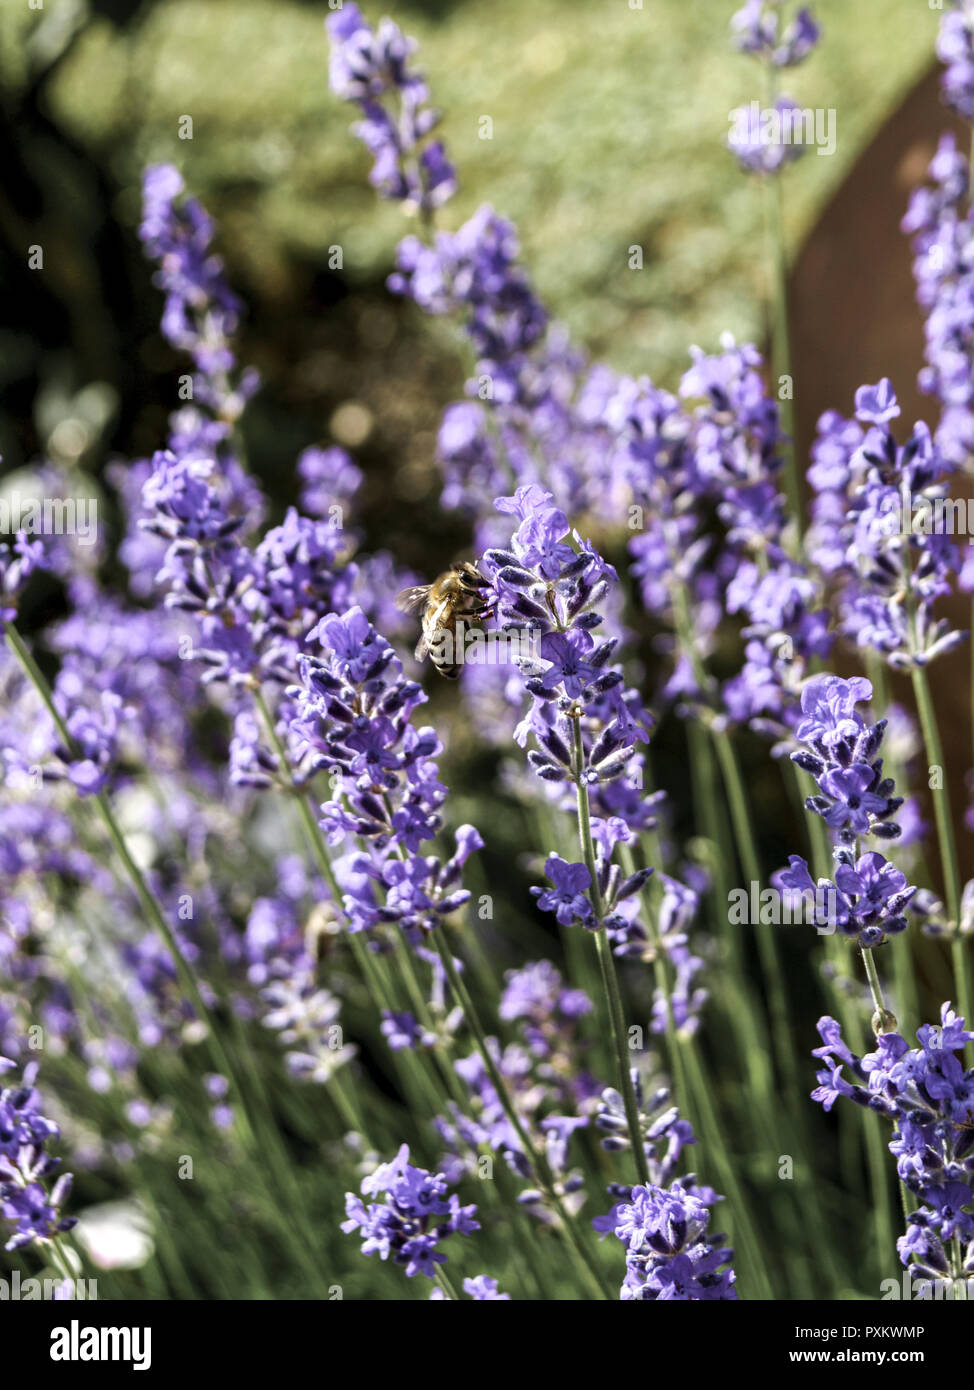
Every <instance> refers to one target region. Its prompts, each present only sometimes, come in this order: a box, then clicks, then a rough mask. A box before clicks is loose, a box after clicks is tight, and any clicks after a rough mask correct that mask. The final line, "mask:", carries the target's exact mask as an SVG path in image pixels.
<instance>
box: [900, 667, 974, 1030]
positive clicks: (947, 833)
mask: <svg viewBox="0 0 974 1390" xmlns="http://www.w3.org/2000/svg"><path fill="white" fill-rule="evenodd" d="M913 693H914V696H915V697H916V702H917V710H918V712H919V715H920V727H921V728H922V730H923V742H924V745H925V747H926V751H927V763H928V764H929V766H931V767H936V768H937V769H938V770H939V772H940V786H939V787H938V788H937V789H935V790H933V791H932V796H933V810H934V818H935V820H936V823H937V843H938V846H939V849H940V864H941V870H942V873H943V880H944V893H945V896H946V905H947V916H948V918H949V919H950V922H951V924H952V931H953V935H952V937H951V956H952V959H953V966H954V978H955V982H956V986H957V997H958V1011H959V1012H960V1013H961V1014H963V1016H964V1018H967V1019H969V1018H971V1017H972V1014H971V999H972V992H971V962H970V954H971V953H970V942H969V941H968V940H967V939H966V938H965V937H963V936H962V935H961V933H960V874H959V873H958V870H957V846H956V843H955V840H954V828H953V823H952V820H951V813H950V793H949V791H948V786H947V766H946V764H945V762H944V753H943V746H942V744H941V742H940V729H939V727H938V724H937V715H936V712H935V710H934V706H933V699H932V697H931V694H930V682H929V680H928V679H927V672H926V668H925V667H923V666H914V667H913Z"/></svg>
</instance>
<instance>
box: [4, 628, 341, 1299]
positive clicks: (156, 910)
mask: <svg viewBox="0 0 974 1390" xmlns="http://www.w3.org/2000/svg"><path fill="white" fill-rule="evenodd" d="M4 631H5V635H6V639H7V644H8V646H9V647H10V650H11V651H12V652H13V654H14V656H15V657H16V659H17V661H18V662H19V663H20V666H21V669H22V670H23V672H24V674H25V675H26V676H27V679H28V680H29V681H30V683H31V684H32V685H33V687H34V689H35V690H36V691H37V694H38V695H39V696H40V698H41V700H42V701H43V703H44V706H45V708H46V709H47V712H48V714H49V715H50V716H51V719H52V720H53V722H54V727H55V728H56V730H57V732H58V736H59V737H60V739H61V741H62V743H63V744H64V746H65V749H66V750H67V751H68V752H75V751H76V744H75V740H74V739H73V737H72V735H71V733H70V731H69V729H68V727H67V724H66V723H65V721H64V719H63V718H62V717H61V714H60V711H59V710H58V708H57V706H56V705H55V703H54V697H53V694H52V692H51V688H50V685H49V684H48V682H47V679H46V678H45V676H44V673H43V672H42V671H41V669H40V667H39V666H38V665H37V662H36V661H35V660H34V656H33V654H32V652H31V651H30V649H29V648H28V647H27V645H26V643H25V642H24V641H23V639H22V637H21V636H20V633H19V632H18V631H17V629H16V628H15V627H14V625H13V624H12V623H9V622H5V623H4ZM92 801H93V802H94V805H95V808H96V810H97V812H98V815H99V816H100V818H101V821H102V824H103V825H104V827H105V830H106V832H107V834H108V838H109V840H110V841H111V843H112V847H113V848H114V850H115V853H116V855H117V857H118V860H119V862H120V863H121V865H122V867H123V869H124V870H125V874H126V877H127V878H128V880H129V883H130V884H131V886H132V888H133V889H134V890H135V894H136V897H137V898H138V900H139V902H140V904H141V906H142V910H143V911H144V913H145V915H146V917H147V918H148V920H149V922H150V923H151V925H152V927H153V928H154V930H155V931H156V932H157V934H158V936H159V938H160V940H161V941H162V943H163V945H164V946H165V947H166V949H167V951H168V952H169V954H170V955H171V957H172V960H173V963H174V965H175V967H176V973H177V975H178V976H179V980H180V983H181V984H182V986H183V988H184V989H185V991H186V993H187V995H188V996H189V999H190V1001H191V1002H192V1004H193V1007H194V1009H195V1010H196V1012H197V1014H198V1016H199V1018H200V1020H201V1022H203V1023H205V1024H206V1028H207V1036H206V1045H207V1047H208V1049H209V1052H210V1056H211V1061H212V1065H213V1069H214V1071H217V1072H220V1073H221V1074H222V1075H224V1076H226V1077H227V1079H228V1080H229V1081H231V1082H232V1084H233V1088H234V1092H235V1096H236V1099H237V1101H238V1102H239V1109H238V1110H237V1111H236V1123H237V1125H238V1126H239V1128H240V1131H241V1136H242V1138H243V1140H244V1144H245V1147H246V1148H247V1149H248V1150H249V1152H250V1154H251V1156H252V1158H253V1159H254V1167H255V1169H256V1171H257V1173H258V1174H259V1176H260V1177H261V1182H262V1186H264V1187H265V1189H266V1190H267V1191H268V1195H269V1196H270V1197H271V1198H272V1200H271V1203H270V1206H271V1210H272V1211H273V1212H275V1213H276V1214H277V1215H276V1220H277V1224H278V1225H279V1226H280V1227H281V1229H282V1231H283V1232H284V1233H286V1235H287V1238H288V1239H289V1241H290V1240H292V1232H293V1231H297V1232H299V1233H300V1236H299V1239H298V1240H297V1242H296V1243H295V1248H296V1249H297V1252H298V1255H299V1258H300V1259H301V1261H302V1263H303V1264H304V1265H305V1267H306V1268H307V1269H309V1270H313V1271H314V1274H315V1277H316V1278H317V1277H318V1276H319V1274H320V1271H319V1269H318V1266H317V1263H316V1259H315V1252H314V1247H313V1243H312V1241H311V1237H310V1234H309V1233H308V1231H307V1229H306V1228H305V1227H304V1226H303V1225H302V1224H301V1222H300V1211H299V1210H298V1209H296V1210H294V1211H293V1212H291V1213H290V1216H291V1220H290V1221H287V1220H285V1219H284V1215H283V1213H281V1212H280V1201H279V1194H278V1193H271V1192H270V1190H269V1183H268V1181H267V1178H266V1172H265V1169H266V1162H267V1153H266V1151H265V1149H264V1147H263V1146H262V1145H261V1143H260V1142H259V1141H258V1138H257V1134H258V1129H259V1128H260V1126H259V1124H258V1123H257V1121H256V1117H255V1115H254V1113H253V1109H252V1104H251V1101H250V1098H249V1096H248V1092H247V1088H246V1086H245V1085H244V1084H243V1082H242V1080H241V1077H240V1074H239V1070H238V1068H237V1066H236V1064H235V1062H234V1061H233V1060H232V1059H231V1057H230V1054H229V1052H228V1051H227V1049H226V1047H225V1046H224V1043H223V1038H222V1035H221V1032H220V1029H219V1028H218V1026H217V1023H216V1020H215V1019H214V1017H213V1015H212V1013H211V1011H210V1009H209V1008H208V1007H207V1004H206V1002H205V1000H204V999H203V995H202V992H201V990H200V987H199V984H198V982H197V979H196V975H195V973H194V972H193V969H192V967H191V966H190V964H189V962H188V961H187V960H186V957H185V956H184V955H183V953H182V950H181V949H180V946H179V942H178V941H177V939H176V936H175V933H174V932H173V930H172V928H171V926H170V925H169V922H168V921H167V920H166V915H165V912H164V911H163V908H162V906H161V904H160V903H159V900H158V899H157V898H156V896H155V894H154V893H153V891H152V889H151V888H150V887H149V884H148V882H147V881H146V878H145V875H144V874H143V872H142V870H141V869H140V868H139V866H138V864H137V863H136V861H135V859H134V857H133V855H132V853H131V851H130V850H129V847H128V842H127V841H126V839H125V836H124V834H123V832H122V829H121V827H120V826H119V824H118V821H117V820H116V818H115V812H114V810H113V809H112V805H111V802H110V801H109V799H108V796H107V795H106V793H105V792H98V793H97V794H96V795H95V796H94V797H92ZM292 1223H293V1224H292ZM292 1243H294V1242H292Z"/></svg>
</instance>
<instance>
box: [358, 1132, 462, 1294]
mask: <svg viewBox="0 0 974 1390" xmlns="http://www.w3.org/2000/svg"><path fill="white" fill-rule="evenodd" d="M362 1194H363V1196H365V1197H374V1198H377V1199H378V1200H376V1201H373V1202H369V1203H368V1204H366V1203H364V1202H363V1201H362V1199H361V1197H358V1196H356V1195H355V1194H354V1193H352V1192H349V1193H347V1194H346V1196H345V1212H346V1216H347V1219H346V1220H345V1221H343V1222H342V1230H343V1231H344V1232H345V1233H346V1234H347V1235H351V1234H352V1233H353V1232H356V1231H358V1232H361V1240H362V1254H363V1255H375V1254H377V1255H378V1256H379V1258H380V1259H381V1260H390V1259H391V1260H392V1262H393V1264H397V1265H400V1266H402V1267H403V1268H404V1269H405V1271H406V1277H407V1278H409V1279H411V1278H412V1277H413V1276H414V1275H416V1274H424V1275H426V1277H427V1278H428V1279H433V1278H434V1277H435V1275H436V1266H437V1265H441V1264H445V1263H446V1259H447V1257H446V1255H444V1253H443V1252H442V1250H439V1249H437V1246H438V1244H439V1242H440V1241H442V1240H445V1239H446V1237H447V1236H449V1235H453V1234H459V1235H470V1234H472V1232H474V1231H479V1230H480V1222H479V1221H476V1220H475V1219H474V1215H475V1213H476V1210H477V1208H476V1207H475V1206H469V1207H462V1206H461V1205H460V1201H459V1198H458V1197H457V1196H456V1193H450V1192H449V1184H448V1183H447V1180H446V1178H445V1177H444V1176H443V1174H442V1173H429V1172H427V1171H426V1169H425V1168H414V1167H413V1166H412V1165H411V1164H410V1162H409V1147H408V1145H406V1144H403V1146H402V1148H401V1149H400V1150H399V1152H398V1154H397V1155H396V1157H395V1158H394V1159H393V1160H392V1162H391V1163H382V1164H380V1165H379V1167H378V1168H377V1169H376V1170H375V1172H374V1173H373V1174H371V1176H370V1177H367V1178H365V1179H363V1181H362Z"/></svg>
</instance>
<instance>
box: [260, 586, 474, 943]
mask: <svg viewBox="0 0 974 1390" xmlns="http://www.w3.org/2000/svg"><path fill="white" fill-rule="evenodd" d="M315 640H317V641H318V642H319V643H320V644H321V649H322V655H321V656H311V655H305V656H302V657H301V659H300V662H299V668H300V672H301V679H302V684H301V685H300V686H293V687H290V688H289V690H288V696H289V698H290V699H291V700H293V702H294V714H293V718H292V719H291V722H290V729H289V733H290V737H291V740H292V746H293V750H294V762H295V765H296V766H298V767H299V768H300V769H301V772H302V775H303V776H310V775H311V774H312V773H314V772H317V771H322V770H325V771H328V772H329V773H330V774H331V780H332V786H333V788H334V791H335V795H334V796H333V798H332V799H331V800H330V801H328V802H326V803H325V804H324V805H323V806H322V808H321V809H322V814H323V819H322V822H321V824H322V827H323V829H324V830H325V831H326V834H327V837H328V841H329V843H330V844H331V845H341V844H342V843H343V842H344V841H345V839H346V838H347V837H349V836H358V837H359V838H360V839H362V840H365V841H366V845H367V848H366V849H365V850H364V851H357V850H353V851H351V852H350V853H349V854H347V855H345V856H344V857H343V858H342V859H341V860H340V861H339V862H338V864H337V865H336V872H337V874H338V879H339V882H340V884H341V886H342V887H343V889H344V903H345V911H346V914H347V918H348V927H349V930H350V931H369V930H371V929H373V928H375V927H376V926H378V925H379V924H380V923H392V922H395V923H397V924H398V925H399V927H400V928H401V929H402V931H403V932H404V933H405V934H406V935H407V937H409V938H410V939H411V940H412V941H413V942H414V943H417V944H418V943H419V942H420V941H421V940H422V936H423V933H424V932H427V931H430V930H432V928H433V927H435V925H436V924H437V922H438V921H439V920H440V919H441V918H442V917H443V916H446V915H447V914H448V913H450V912H454V911H456V909H457V908H458V907H461V906H462V905H463V904H464V903H465V902H467V901H468V899H469V897H470V894H469V892H467V891H466V890H465V889H463V888H460V887H459V886H458V885H459V882H460V877H461V872H462V869H463V865H464V864H465V862H466V860H467V859H468V857H469V856H470V855H471V854H472V853H473V852H474V850H477V849H480V848H481V845H482V843H483V842H482V840H481V838H480V836H479V834H478V833H477V831H476V830H475V829H474V827H473V826H472V825H463V826H460V827H459V828H458V830H457V832H456V850H455V853H454V855H453V857H452V858H451V859H449V860H448V861H447V862H446V863H442V862H441V861H440V860H439V859H437V858H436V857H435V856H432V855H427V856H424V855H422V854H420V853H419V848H420V845H421V844H422V843H423V842H424V841H426V840H430V839H432V838H433V837H434V836H435V835H436V834H437V832H438V831H439V829H440V826H441V817H440V807H441V806H442V804H443V802H444V800H445V798H446V795H447V789H446V787H444V786H443V784H442V783H441V782H440V780H439V775H438V770H437V765H436V762H435V757H436V755H437V753H439V752H440V750H441V745H440V742H439V740H438V738H437V736H436V733H435V731H434V730H433V729H432V728H429V727H425V728H419V729H417V728H416V727H414V725H413V723H412V716H413V713H414V712H415V710H416V709H417V708H418V707H419V706H420V705H421V704H423V703H424V702H425V700H426V698H427V697H426V695H425V694H424V692H423V690H422V688H421V686H419V685H418V684H417V683H416V682H415V681H410V680H407V679H406V678H405V676H404V675H403V671H402V664H401V663H400V661H399V659H398V657H397V656H396V654H395V652H394V651H393V649H392V647H391V646H390V645H389V643H388V642H387V641H386V640H385V638H383V637H381V636H380V635H379V634H378V632H376V630H375V628H374V627H373V626H372V624H371V623H370V622H369V621H368V619H367V618H366V616H365V614H364V613H363V612H362V610H361V609H360V608H358V607H353V608H351V609H349V610H348V612H346V613H345V614H344V615H342V616H339V615H338V614H335V613H330V614H328V615H327V616H326V617H324V618H322V619H321V621H320V623H318V625H317V626H316V627H315V628H314V629H313V631H312V632H311V633H310V634H309V641H315Z"/></svg>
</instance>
